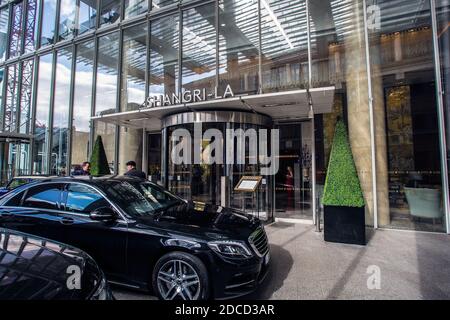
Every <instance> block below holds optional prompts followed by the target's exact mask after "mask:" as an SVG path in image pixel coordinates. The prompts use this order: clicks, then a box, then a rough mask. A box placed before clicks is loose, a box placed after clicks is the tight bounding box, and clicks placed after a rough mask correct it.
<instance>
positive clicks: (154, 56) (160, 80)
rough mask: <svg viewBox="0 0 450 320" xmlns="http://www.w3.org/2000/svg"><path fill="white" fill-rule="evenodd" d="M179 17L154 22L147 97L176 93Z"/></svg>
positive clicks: (174, 16)
mask: <svg viewBox="0 0 450 320" xmlns="http://www.w3.org/2000/svg"><path fill="white" fill-rule="evenodd" d="M178 42H179V17H178V15H173V16H170V17H165V18H163V19H159V20H155V21H153V22H152V25H151V39H150V90H149V95H150V96H155V95H166V94H167V95H169V96H172V93H178V76H179V71H178V54H179V43H178Z"/></svg>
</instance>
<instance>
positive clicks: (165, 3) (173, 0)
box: [152, 0, 179, 9]
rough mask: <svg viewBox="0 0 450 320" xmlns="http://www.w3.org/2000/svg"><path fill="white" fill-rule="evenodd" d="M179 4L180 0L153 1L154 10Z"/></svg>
mask: <svg viewBox="0 0 450 320" xmlns="http://www.w3.org/2000/svg"><path fill="white" fill-rule="evenodd" d="M178 2H179V1H178V0H152V5H153V8H154V9H158V8H162V7H165V6H169V5H171V4H174V3H178Z"/></svg>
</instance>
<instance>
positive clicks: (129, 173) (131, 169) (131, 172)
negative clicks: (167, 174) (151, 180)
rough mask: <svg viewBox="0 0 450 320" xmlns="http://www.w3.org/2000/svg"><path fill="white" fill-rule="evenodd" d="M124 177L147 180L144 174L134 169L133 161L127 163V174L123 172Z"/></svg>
mask: <svg viewBox="0 0 450 320" xmlns="http://www.w3.org/2000/svg"><path fill="white" fill-rule="evenodd" d="M125 176H129V177H137V178H141V179H146V178H147V176H146V174H145V173H144V172H142V171H140V170H137V169H136V162H134V161H128V162H127V172H125Z"/></svg>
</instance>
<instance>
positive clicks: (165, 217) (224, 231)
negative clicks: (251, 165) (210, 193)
mask: <svg viewBox="0 0 450 320" xmlns="http://www.w3.org/2000/svg"><path fill="white" fill-rule="evenodd" d="M155 220H156V222H155ZM138 223H140V224H152V226H155V223H156V224H157V225H159V226H160V227H164V226H167V227H169V228H170V227H172V226H173V225H174V224H176V225H177V228H176V230H177V231H179V232H185V233H188V234H192V233H193V232H194V233H195V235H197V236H202V235H203V236H204V237H205V238H208V240H211V239H213V240H217V239H224V238H232V239H236V240H247V239H248V237H249V235H250V234H251V233H252V232H253V231H254V230H255V229H256V228H257V227H258V226H260V225H261V221H260V220H259V219H258V218H256V217H254V216H252V215H249V214H246V213H244V212H242V211H240V210H236V209H232V208H227V207H221V206H216V205H211V204H205V203H201V202H193V201H190V202H186V203H185V204H181V205H179V206H177V207H173V208H170V209H169V210H167V211H166V212H163V213H162V214H161V215H160V216H158V217H153V218H152V219H149V218H139V219H138ZM171 229H172V228H171Z"/></svg>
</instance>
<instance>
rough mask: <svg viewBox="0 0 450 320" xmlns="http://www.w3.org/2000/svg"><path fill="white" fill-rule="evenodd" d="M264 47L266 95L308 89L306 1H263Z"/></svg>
mask: <svg viewBox="0 0 450 320" xmlns="http://www.w3.org/2000/svg"><path fill="white" fill-rule="evenodd" d="M311 2H314V1H311ZM285 8H289V13H287V12H286V10H285ZM322 10H323V9H322ZM261 47H262V61H261V63H262V73H263V74H262V81H263V91H264V92H273V91H281V90H290V89H300V88H302V87H304V85H305V83H306V81H307V79H308V77H307V75H308V38H307V21H306V1H305V0H261Z"/></svg>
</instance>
